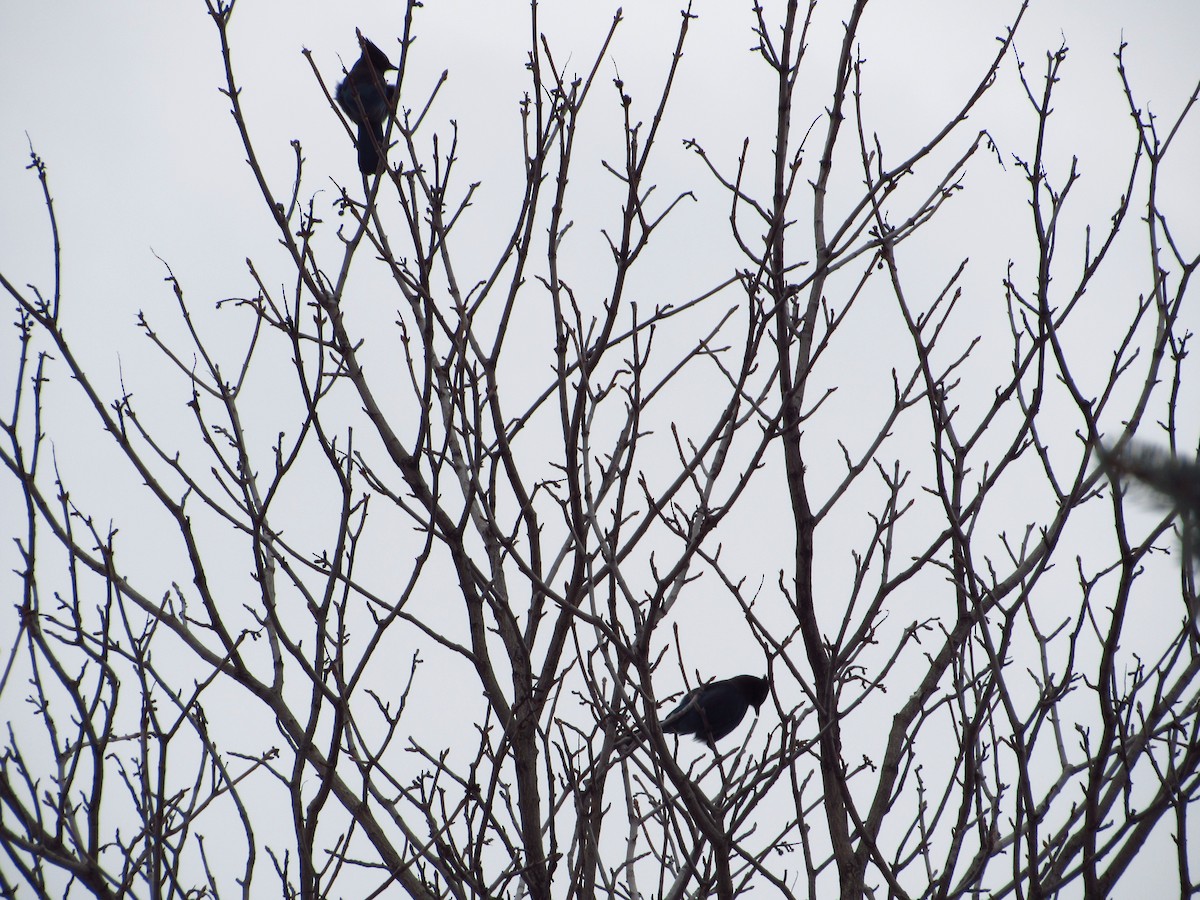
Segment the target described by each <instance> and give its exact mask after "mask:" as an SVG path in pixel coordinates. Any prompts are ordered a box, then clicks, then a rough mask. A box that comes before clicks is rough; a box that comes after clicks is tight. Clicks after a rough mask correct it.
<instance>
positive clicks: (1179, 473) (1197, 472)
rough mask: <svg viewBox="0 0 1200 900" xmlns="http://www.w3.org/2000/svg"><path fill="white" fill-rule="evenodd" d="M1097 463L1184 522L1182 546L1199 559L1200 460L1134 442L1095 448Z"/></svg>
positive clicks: (1151, 445)
mask: <svg viewBox="0 0 1200 900" xmlns="http://www.w3.org/2000/svg"><path fill="white" fill-rule="evenodd" d="M1097 449H1098V450H1099V456H1100V464H1101V465H1102V466H1103V467H1104V468H1105V469H1106V470H1107V471H1108V472H1109V473H1110V474H1112V475H1115V476H1116V477H1118V478H1120V479H1121V480H1122V481H1124V482H1125V483H1129V482H1131V481H1132V482H1133V483H1135V484H1137V485H1140V486H1141V487H1143V488H1146V489H1148V490H1149V491H1150V493H1151V494H1152V495H1153V497H1154V498H1155V499H1156V500H1157V501H1158V505H1159V506H1161V507H1162V508H1163V509H1166V510H1171V511H1173V512H1174V513H1175V514H1176V515H1178V516H1179V517H1180V519H1182V521H1183V539H1184V546H1185V548H1186V549H1187V552H1189V553H1190V554H1191V555H1192V556H1194V557H1196V558H1197V559H1200V541H1198V540H1197V534H1196V530H1197V529H1198V528H1200V460H1197V461H1192V460H1188V459H1184V458H1182V457H1179V456H1176V455H1175V454H1174V453H1172V452H1171V451H1170V450H1167V449H1164V448H1162V447H1159V446H1156V445H1153V444H1148V443H1144V442H1141V441H1134V442H1130V443H1129V444H1126V445H1125V446H1124V447H1122V448H1120V450H1117V449H1109V448H1107V447H1104V446H1103V445H1098V447H1097Z"/></svg>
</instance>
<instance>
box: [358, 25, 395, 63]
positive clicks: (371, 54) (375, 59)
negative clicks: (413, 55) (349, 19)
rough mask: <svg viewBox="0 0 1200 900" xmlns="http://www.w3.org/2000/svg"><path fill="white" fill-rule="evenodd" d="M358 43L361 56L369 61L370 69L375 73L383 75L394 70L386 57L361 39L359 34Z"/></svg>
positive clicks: (372, 45) (364, 39)
mask: <svg viewBox="0 0 1200 900" xmlns="http://www.w3.org/2000/svg"><path fill="white" fill-rule="evenodd" d="M358 43H359V45H360V46H361V47H362V54H363V56H364V57H366V58H367V59H368V60H370V61H371V68H373V69H374V70H375V71H376V72H380V73H383V72H388V71H391V70H392V69H394V68H396V67H395V66H393V65H392V61H391V60H390V59H388V55H387V54H386V53H384V52H383V51H382V50H380V49H379V48H378V47H376V46H375V45H374V44H373V43H371V42H370V41H369V40H367V39H366V38H365V37H363V36H362V34H361V33H360V34H359V36H358Z"/></svg>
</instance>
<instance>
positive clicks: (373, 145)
mask: <svg viewBox="0 0 1200 900" xmlns="http://www.w3.org/2000/svg"><path fill="white" fill-rule="evenodd" d="M358 41H359V44H360V45H361V46H362V55H361V56H360V57H359V58H358V62H356V63H355V64H354V65H353V66H352V67H351V69H350V73H349V74H348V75H347V76H346V78H345V79H344V80H343V81H342V83H341V84H339V85H338V88H337V102H338V105H339V106H341V107H342V109H343V110H345V112H346V116H347V118H349V119H350V121H351V122H353V123H354V124H355V125H357V126H358V170H359V171H360V172H362V173H363V174H364V175H374V174H375V173H376V172H378V171H379V167H380V165H381V163H382V162H383V159H382V154H383V153H385V152H386V151H387V148H386V147H384V145H383V123H384V122H385V121H386V120H387V117H388V114H389V113H390V112H391V109H392V101H393V100H394V99H395V96H396V86H395V85H392V84H388V83H387V82H385V81H384V80H383V73H384V72H387V71H389V70H392V69H395V68H396V67H395V66H393V65H392V61H391V60H390V59H388V57H387V54H386V53H384V52H383V51H382V50H380V49H379V48H378V47H376V46H375V45H374V44H372V43H371V42H370V41H368V40H367V39H366V38H365V37H363V36H362V34H361V33H359V35H358Z"/></svg>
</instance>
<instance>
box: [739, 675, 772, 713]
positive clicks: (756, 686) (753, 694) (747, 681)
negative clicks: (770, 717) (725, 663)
mask: <svg viewBox="0 0 1200 900" xmlns="http://www.w3.org/2000/svg"><path fill="white" fill-rule="evenodd" d="M737 680H738V681H739V682H740V683H741V688H742V691H743V692H744V693H745V695H746V699H747V700H749V701H750V705H751V706H753V707H754V711H755V712H758V708H759V707H760V706H762V705H763V701H764V700H766V699H767V694H769V693H771V683H770V682H769V681H767V679H765V678H759V677H758V676H757V675H739V676H738V677H737Z"/></svg>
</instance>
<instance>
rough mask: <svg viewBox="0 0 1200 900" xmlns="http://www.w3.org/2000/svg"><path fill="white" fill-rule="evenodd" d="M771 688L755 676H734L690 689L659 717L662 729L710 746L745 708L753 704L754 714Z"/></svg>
mask: <svg viewBox="0 0 1200 900" xmlns="http://www.w3.org/2000/svg"><path fill="white" fill-rule="evenodd" d="M770 689H771V686H770V683H769V682H768V681H767V679H765V678H759V677H758V676H757V675H737V676H735V677H733V678H727V679H725V680H724V681H713V682H711V683H709V684H705V685H701V686H700V687H698V688H696V689H695V690H692V691H689V692H688V693H687V695H686V696H685V697H684V698H683V700H682V702H680V704H679V705H678V706H677V707H675V709H674V710H672V712H671V713H670V715H668V716H667V717H666V718H665V719H663V720H662V730H663V731H664V732H665V733H667V734H690V735H692V736H694V737H695V738H696V740H698V741H703V742H704V743H706V744H708V745H710V746H713V745H715V744H716V742H717V741H719V740H720V739H721V738H723V737H725V735H727V734H729V733H730V732H731V731H733V729H735V728H737V727H738V725H739V724H740V723H741V721H742V719H744V718H745V717H746V710H747V709H749V708H750V707H751V706H753V707H754V712H755V713H757V712H758V708H759V707H760V706H762V703H763V701H764V700H766V699H767V694H768V693H769V692H770Z"/></svg>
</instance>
